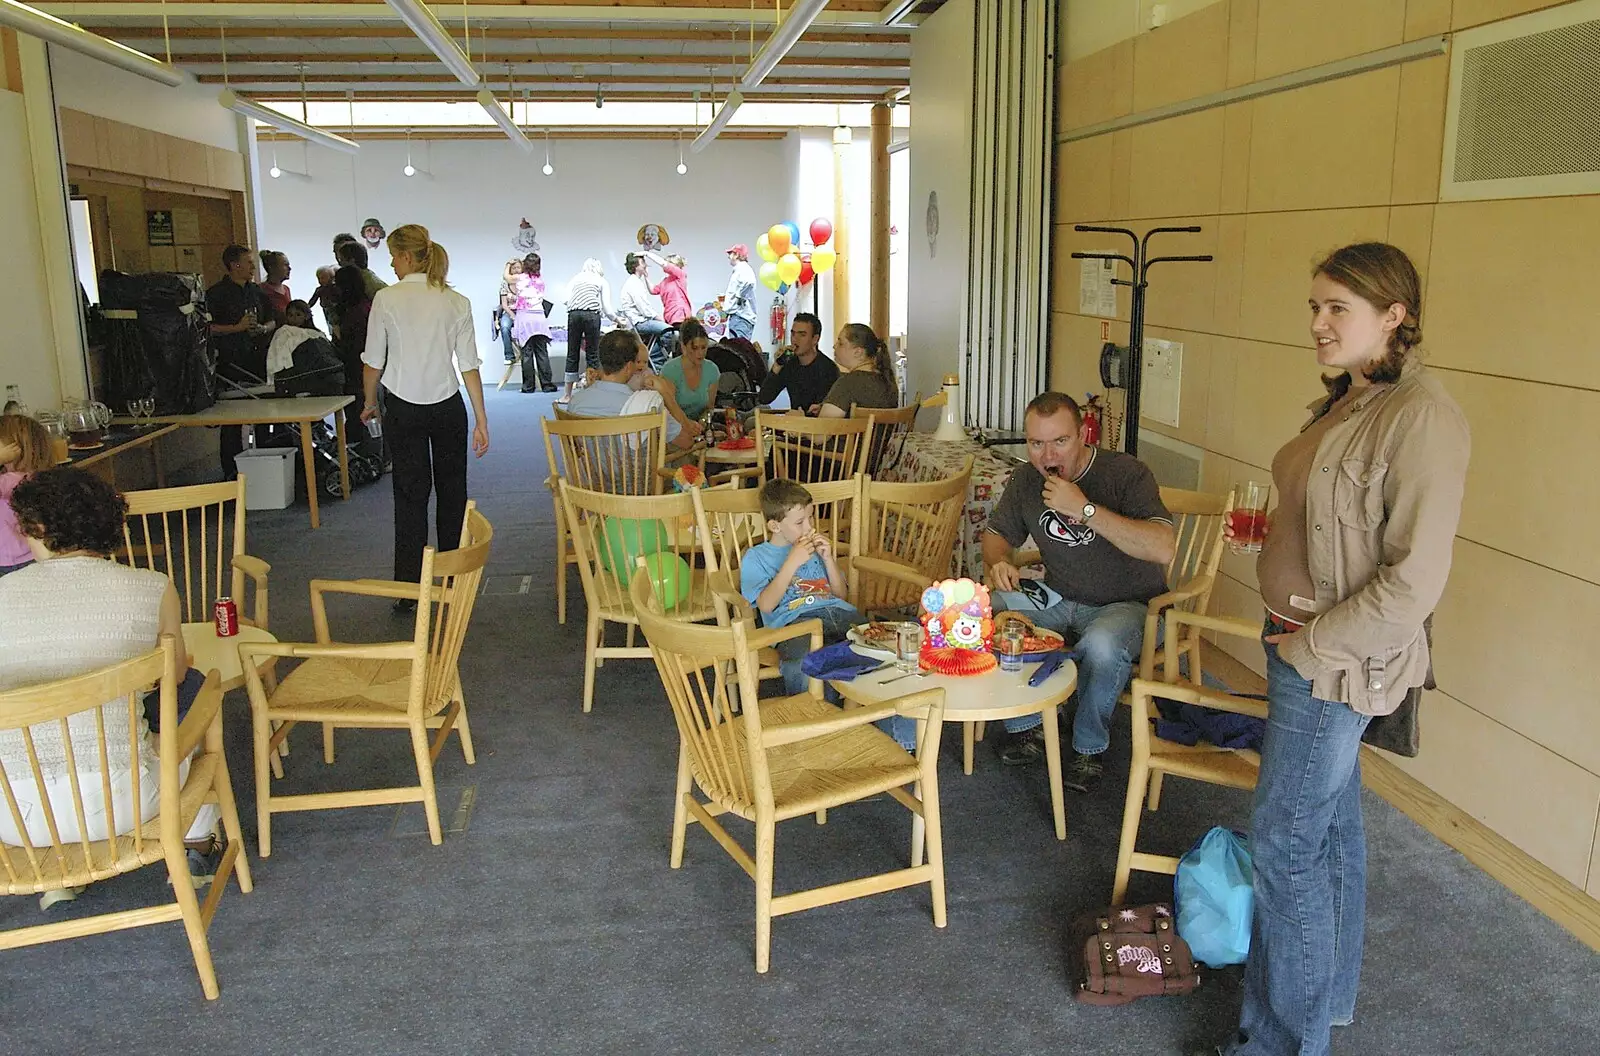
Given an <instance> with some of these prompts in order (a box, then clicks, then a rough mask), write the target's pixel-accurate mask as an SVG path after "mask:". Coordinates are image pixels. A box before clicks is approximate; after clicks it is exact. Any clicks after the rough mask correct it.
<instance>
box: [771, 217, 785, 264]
mask: <svg viewBox="0 0 1600 1056" xmlns="http://www.w3.org/2000/svg"><path fill="white" fill-rule="evenodd" d="M767 245H769V246H771V247H772V251H773V252H774V253H776V254H778V255H779V256H780V257H781V256H783V254H785V253H787V252H789V229H788V228H787V227H784V226H783V225H782V224H773V225H772V226H771V227H769V228H768V229H767Z"/></svg>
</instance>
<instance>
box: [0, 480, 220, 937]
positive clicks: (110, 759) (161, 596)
mask: <svg viewBox="0 0 1600 1056" xmlns="http://www.w3.org/2000/svg"><path fill="white" fill-rule="evenodd" d="M11 507H12V509H13V510H14V511H15V512H16V517H17V525H18V527H19V528H20V529H21V530H22V534H23V536H24V537H25V538H26V539H27V542H28V547H29V549H30V550H31V551H32V552H33V556H34V559H35V560H34V563H33V564H31V565H28V566H27V567H26V568H23V569H20V570H18V571H16V572H13V573H12V574H10V575H8V576H6V577H4V578H3V579H0V689H18V688H21V687H23V686H30V685H36V684H39V683H44V682H55V681H58V680H60V679H65V678H72V677H74V676H77V675H82V674H87V673H89V672H91V671H95V670H98V669H100V668H103V667H109V666H111V665H113V664H117V663H121V662H122V661H124V660H131V659H133V658H134V657H137V656H143V655H144V654H145V653H148V652H149V651H150V650H151V649H153V648H155V646H156V644H157V642H158V640H159V637H160V636H161V635H163V634H170V635H172V636H173V637H174V638H176V639H177V640H178V641H180V642H181V641H182V640H183V617H182V615H181V609H180V607H179V604H178V593H177V591H176V590H175V589H174V588H173V585H172V582H171V580H169V579H168V578H167V577H166V576H164V575H162V574H161V573H160V572H154V571H150V570H148V569H140V568H129V567H127V566H126V565H120V564H117V563H116V562H115V561H113V560H111V554H112V553H113V552H114V551H115V550H116V548H117V547H118V545H119V544H120V543H121V542H122V521H123V517H124V515H125V514H126V512H127V503H126V501H124V500H123V498H122V496H121V495H120V494H118V493H117V491H116V490H115V489H114V488H112V487H111V485H110V484H107V483H106V482H105V481H103V480H101V479H100V478H99V477H96V476H94V475H92V474H90V473H86V472H84V471H83V470H79V469H47V470H44V471H42V472H39V473H36V474H34V475H33V476H32V477H30V478H28V479H27V480H25V481H23V482H22V483H20V484H18V485H17V486H16V490H15V491H13V492H12V494H11ZM183 661H184V666H185V667H187V665H188V658H187V657H184V658H183ZM195 681H197V680H194V679H192V678H191V679H187V680H186V684H192V683H193V682H195ZM197 690H198V685H194V686H193V688H192V689H191V690H190V691H189V692H186V693H180V699H179V703H178V710H179V715H180V716H181V715H182V714H183V712H184V711H186V710H187V706H188V703H190V702H191V701H192V700H193V698H194V692H195V691H197ZM98 710H99V713H100V716H101V718H102V719H103V720H104V723H105V737H106V762H107V764H108V766H109V768H110V770H111V773H110V774H108V775H106V776H107V777H109V779H110V786H111V795H112V799H113V807H114V811H113V813H114V816H115V818H116V819H117V833H116V835H121V834H123V833H125V832H130V831H132V829H133V827H134V821H133V809H132V808H133V802H132V801H133V779H132V761H133V746H134V744H135V742H137V744H138V747H139V754H138V759H139V763H138V766H139V792H140V800H141V803H140V804H139V816H140V821H141V823H142V822H143V821H147V820H149V819H150V818H151V817H152V816H153V815H154V814H155V812H156V809H157V807H158V806H159V801H160V786H161V781H160V765H159V759H158V747H159V746H158V742H157V740H156V738H155V737H154V736H153V735H152V734H151V731H150V730H149V729H148V723H147V721H144V720H141V721H140V722H139V723H138V728H137V729H130V728H129V716H128V705H127V701H126V700H122V699H119V700H112V701H107V702H106V703H105V704H103V705H102V706H101V707H100V708H99V709H98ZM67 727H68V730H69V732H70V738H71V742H72V747H73V748H74V749H75V751H74V752H73V757H74V765H75V766H76V768H77V771H78V774H79V785H80V787H81V790H82V794H83V799H84V803H83V808H84V819H85V821H86V823H87V825H88V829H89V831H88V832H87V833H80V832H79V831H78V823H77V818H76V817H75V816H74V813H73V811H71V810H70V809H62V807H61V804H71V802H72V783H71V776H70V774H69V773H68V770H67V766H68V763H67V752H66V749H67V745H65V744H63V743H62V738H61V728H60V725H59V724H57V723H54V722H51V723H41V724H39V725H37V726H34V727H32V729H31V730H30V733H31V735H32V740H33V745H34V750H35V752H36V754H37V756H38V761H39V765H40V770H41V772H42V776H43V778H44V781H45V789H43V790H41V789H39V788H38V787H37V785H36V783H35V780H34V777H33V775H32V774H31V773H30V770H31V767H30V764H29V759H28V751H27V747H26V745H25V744H24V742H23V737H22V734H21V732H20V731H17V730H6V731H0V766H4V767H5V772H6V775H7V776H8V777H9V778H10V782H11V789H12V792H13V793H14V794H15V795H16V797H17V807H18V810H19V811H20V813H21V815H22V819H23V827H24V828H25V829H26V832H27V836H28V839H29V841H30V842H32V843H33V845H34V846H36V847H37V846H40V845H41V844H47V843H49V841H50V829H49V823H48V820H47V819H46V817H45V810H46V804H47V803H48V804H52V805H54V809H53V811H52V813H54V815H55V824H56V830H57V833H58V834H59V836H60V839H61V840H62V841H63V842H64V843H74V842H77V841H78V840H79V839H88V840H91V841H94V840H104V839H107V838H109V837H110V836H111V835H113V834H112V833H110V832H107V831H106V829H107V825H106V803H105V791H104V788H105V782H103V781H102V780H101V773H100V758H99V753H98V752H97V751H95V752H86V751H84V750H83V746H84V745H86V744H94V743H96V740H97V736H98V735H97V732H96V716H95V710H94V709H91V710H89V711H84V712H80V713H79V714H77V715H73V716H72V717H71V718H70V719H68V720H67ZM185 772H186V771H184V770H180V773H179V780H182V778H183V776H184V773H185ZM45 793H48V798H47V797H46V795H45ZM217 817H218V814H217V808H216V806H215V805H210V804H208V805H207V806H205V807H202V808H201V810H200V814H199V816H198V817H196V818H195V823H194V825H193V827H191V829H190V830H189V839H190V840H191V841H198V842H201V843H204V844H205V845H206V847H205V849H204V850H202V849H201V848H200V847H198V846H195V845H194V844H191V848H192V850H191V854H190V867H191V869H192V870H193V871H194V873H195V876H196V880H197V881H198V882H204V881H206V880H209V879H210V876H211V875H212V874H213V873H214V858H213V856H214V853H215V850H216V848H215V839H214V837H213V835H212V834H213V833H214V831H215V828H216V822H217ZM0 843H7V844H11V845H13V846H17V845H20V844H21V843H22V833H20V832H19V831H18V829H17V825H16V821H15V819H14V818H13V817H12V814H11V812H10V811H9V810H0ZM72 897H75V893H74V892H68V891H51V892H47V893H46V894H45V895H43V896H42V897H41V898H40V906H41V908H48V907H49V906H50V905H51V904H53V903H54V902H58V901H61V900H63V899H69V898H72Z"/></svg>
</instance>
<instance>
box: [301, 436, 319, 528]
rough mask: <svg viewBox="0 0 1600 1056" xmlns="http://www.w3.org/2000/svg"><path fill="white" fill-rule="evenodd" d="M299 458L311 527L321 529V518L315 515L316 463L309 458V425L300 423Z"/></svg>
mask: <svg viewBox="0 0 1600 1056" xmlns="http://www.w3.org/2000/svg"><path fill="white" fill-rule="evenodd" d="M300 456H301V457H302V458H303V459H304V460H305V464H306V499H307V500H308V501H309V502H310V503H311V527H313V528H321V527H322V518H321V517H320V516H318V514H317V490H318V489H317V463H316V459H314V458H312V456H311V423H310V422H301V423H300Z"/></svg>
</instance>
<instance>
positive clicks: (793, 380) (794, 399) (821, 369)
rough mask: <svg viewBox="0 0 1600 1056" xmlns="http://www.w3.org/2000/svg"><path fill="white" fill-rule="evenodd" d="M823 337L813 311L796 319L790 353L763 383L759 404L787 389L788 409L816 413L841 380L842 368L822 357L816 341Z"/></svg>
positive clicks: (790, 333)
mask: <svg viewBox="0 0 1600 1056" xmlns="http://www.w3.org/2000/svg"><path fill="white" fill-rule="evenodd" d="M821 338H822V320H821V319H818V318H817V317H816V316H814V315H812V314H811V313H810V312H801V313H800V314H798V315H796V316H795V317H794V323H793V325H791V326H790V328H789V340H790V341H791V342H792V346H791V349H790V351H787V352H784V353H782V354H781V355H779V356H778V359H777V362H776V363H774V364H773V366H772V370H771V371H769V372H768V373H767V380H765V381H763V382H762V383H761V391H760V393H758V394H757V397H756V399H757V402H759V403H763V404H767V403H771V402H772V401H773V400H775V399H777V398H778V393H780V392H783V391H785V390H788V393H789V406H790V407H793V408H794V409H795V410H798V411H804V412H805V413H806V414H812V415H814V414H816V413H817V408H818V407H819V406H821V404H822V398H823V397H824V396H826V395H828V390H829V389H831V388H833V383H834V382H836V381H838V380H839V365H838V364H837V363H835V362H834V361H833V360H831V359H829V358H828V357H827V356H825V355H823V354H822V351H821V349H819V348H818V347H817V342H818V341H819V340H821Z"/></svg>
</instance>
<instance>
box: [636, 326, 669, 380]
mask: <svg viewBox="0 0 1600 1056" xmlns="http://www.w3.org/2000/svg"><path fill="white" fill-rule="evenodd" d="M666 328H667V324H666V322H665V321H664V320H661V319H646V320H645V321H644V322H642V323H635V324H634V326H633V332H634V333H636V334H638V335H639V340H640V341H643V342H644V347H645V351H646V352H647V353H648V354H649V357H650V368H651V369H652V370H656V371H659V370H660V369H661V365H662V364H663V363H665V362H666V359H665V358H664V357H658V356H657V355H656V338H658V337H660V336H661V332H662V331H663V330H665V329H666Z"/></svg>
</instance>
